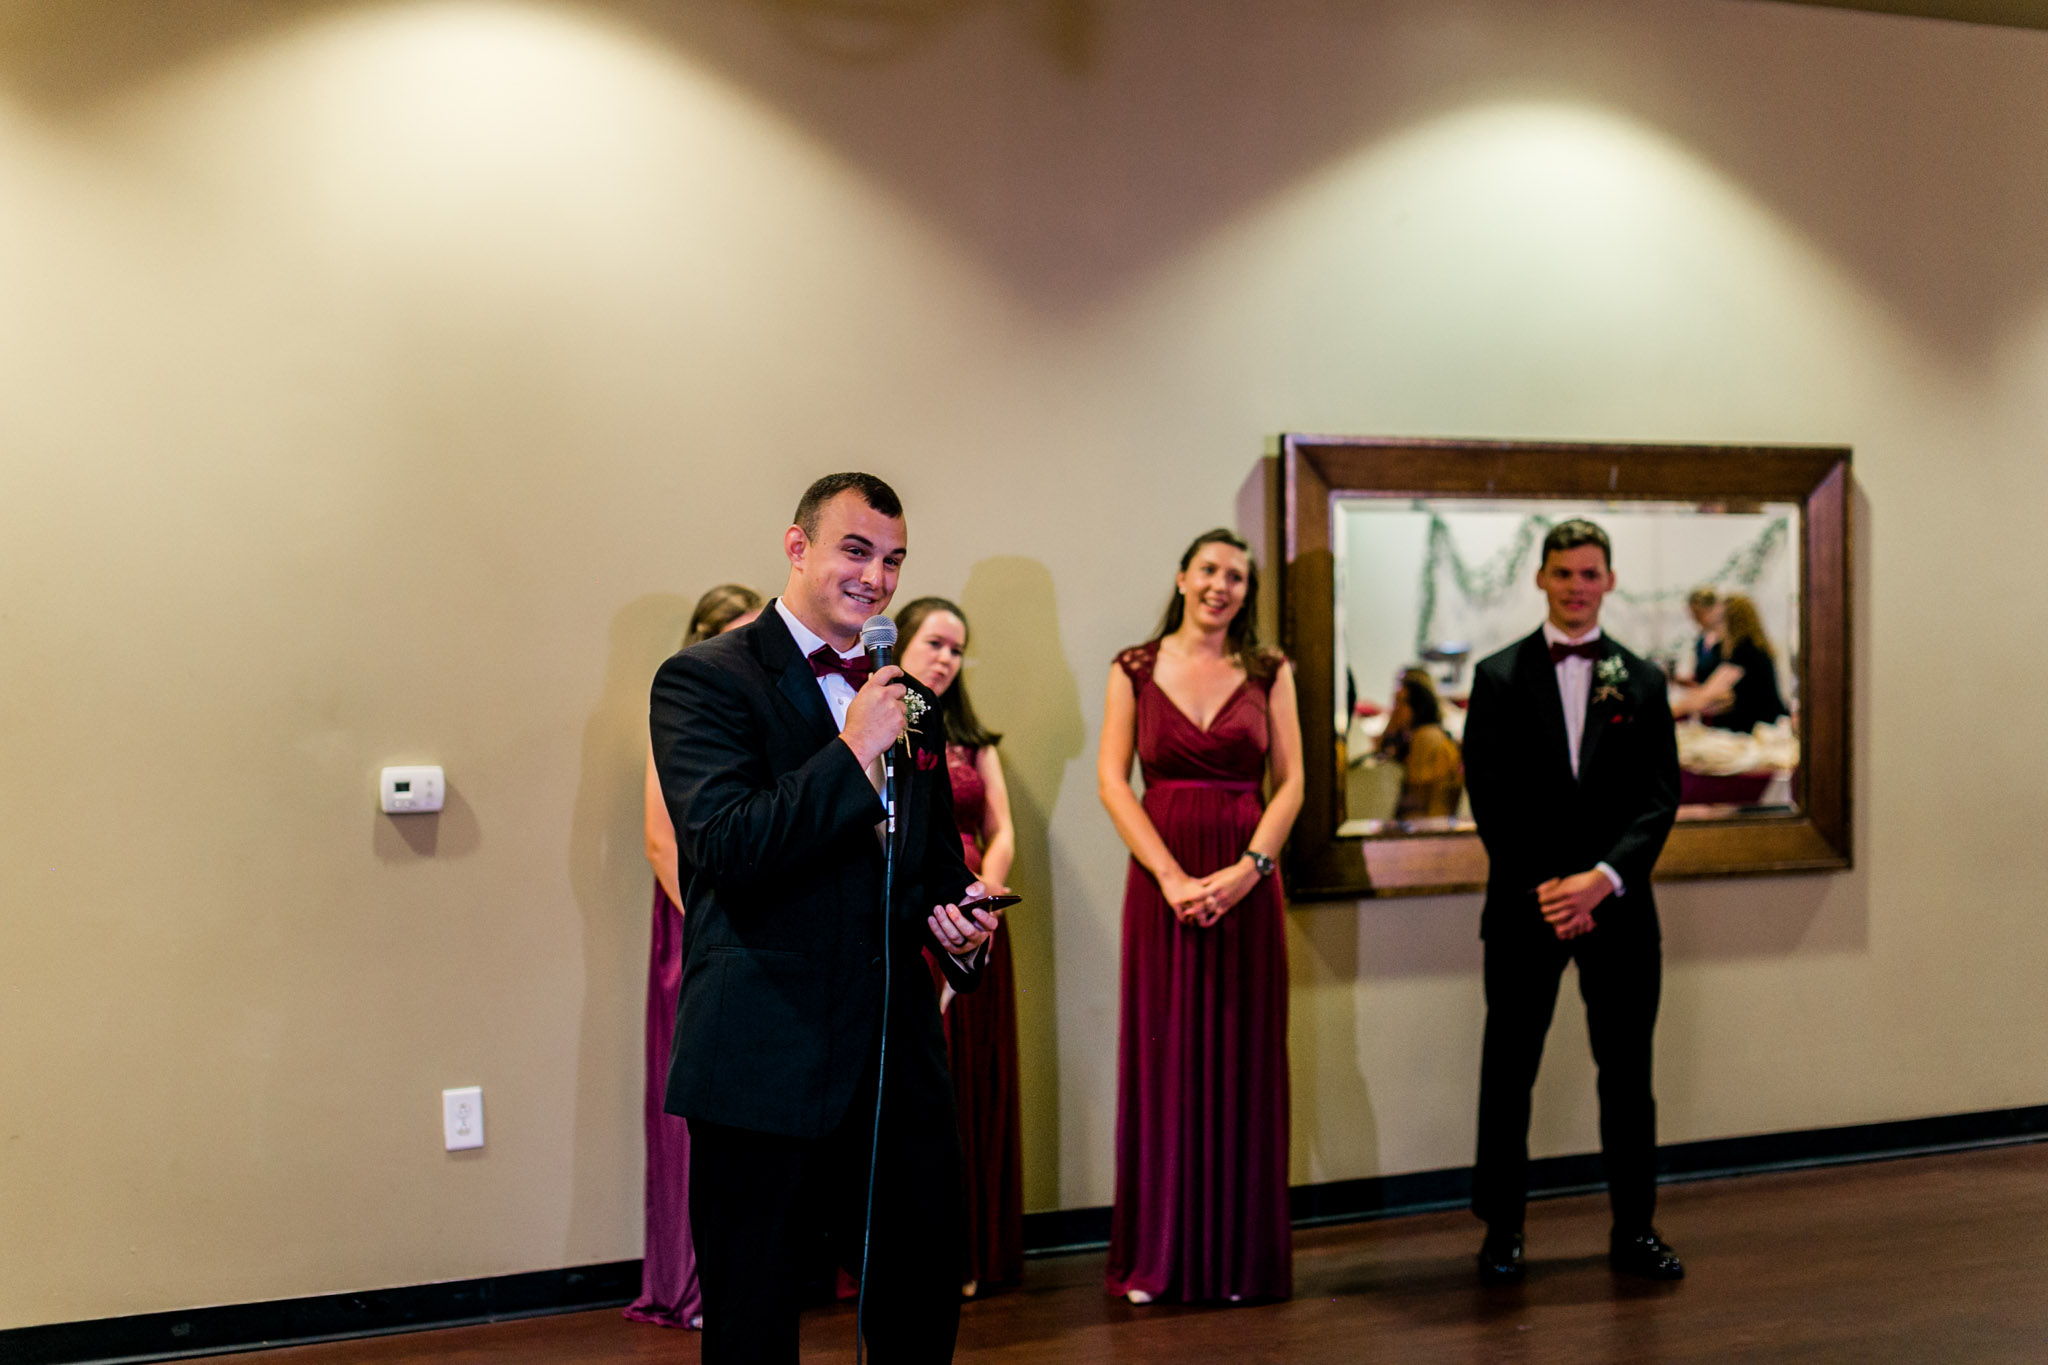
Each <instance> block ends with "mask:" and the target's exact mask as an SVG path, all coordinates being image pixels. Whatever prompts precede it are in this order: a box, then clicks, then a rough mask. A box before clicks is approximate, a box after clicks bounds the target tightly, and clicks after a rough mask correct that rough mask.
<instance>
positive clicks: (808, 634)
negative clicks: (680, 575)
mask: <svg viewBox="0 0 2048 1365" xmlns="http://www.w3.org/2000/svg"><path fill="white" fill-rule="evenodd" d="M775 610H776V611H777V613H779V614H780V615H781V617H782V624H783V625H785V626H788V627H789V633H790V636H791V638H793V639H794V640H795V641H796V647H797V651H798V652H799V653H801V654H802V655H803V656H804V657H805V658H806V659H808V658H810V657H811V656H812V655H813V654H816V653H817V652H818V651H819V650H821V649H823V648H824V647H825V637H824V636H822V635H820V634H818V633H817V632H816V631H814V630H812V629H811V628H810V627H809V626H807V625H805V624H804V623H803V622H801V621H799V620H797V619H796V613H795V612H793V611H791V610H790V609H789V608H788V607H786V606H784V605H783V604H782V599H781V598H779V597H778V598H776V599H775ZM832 652H833V653H835V654H839V651H838V650H834V651H832ZM839 657H840V658H842V659H848V660H852V659H859V658H864V657H865V656H864V655H863V654H862V653H861V651H860V648H859V647H858V646H855V647H854V648H853V649H850V650H848V651H847V652H846V653H844V654H839ZM818 690H819V691H820V692H823V693H824V694H825V705H826V706H827V707H829V708H830V709H831V712H832V723H833V724H834V725H836V726H838V727H839V728H840V729H842V730H844V729H845V728H846V708H847V707H849V706H851V705H853V693H854V686H853V683H852V682H851V681H850V680H849V679H848V678H847V677H846V676H845V675H844V674H841V673H827V674H826V675H825V676H824V677H822V678H820V679H818ZM1576 761H1577V760H1574V762H1575V763H1576Z"/></svg>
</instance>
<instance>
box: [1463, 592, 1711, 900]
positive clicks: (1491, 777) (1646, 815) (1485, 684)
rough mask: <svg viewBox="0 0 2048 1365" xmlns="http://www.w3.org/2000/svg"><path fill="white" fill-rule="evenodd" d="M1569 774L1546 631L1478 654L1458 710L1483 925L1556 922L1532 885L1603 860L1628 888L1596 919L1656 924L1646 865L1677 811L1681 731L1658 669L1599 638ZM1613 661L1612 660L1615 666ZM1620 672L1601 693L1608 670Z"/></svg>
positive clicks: (1650, 864)
mask: <svg viewBox="0 0 2048 1365" xmlns="http://www.w3.org/2000/svg"><path fill="white" fill-rule="evenodd" d="M1601 646H1602V649H1601V655H1600V657H1599V658H1598V659H1596V660H1594V661H1593V682H1592V686H1591V688H1590V689H1589V695H1588V700H1587V705H1586V728H1585V731H1584V734H1583V735H1582V736H1581V738H1580V741H1579V775H1578V776H1577V777H1576V778H1574V777H1573V776H1572V768H1571V750H1570V748H1569V746H1568V742H1567V740H1566V737H1565V728H1564V705H1563V703H1562V701H1561V700H1560V698H1559V696H1558V689H1557V671H1556V669H1555V667H1554V666H1553V665H1552V664H1551V662H1550V646H1549V644H1548V643H1547V642H1546V641H1545V640H1544V638H1543V632H1542V631H1541V630H1538V631H1536V632H1535V633H1534V634H1533V635H1530V636H1529V637H1528V638H1526V639H1524V640H1521V641H1518V642H1517V643H1515V644H1512V645H1510V646H1508V647H1507V648H1506V649H1504V650H1502V651H1500V652H1499V653H1498V654H1494V655H1491V656H1489V657H1488V658H1486V659H1484V660H1482V661H1481V662H1480V664H1479V666H1478V668H1477V669H1476V670H1475V671H1474V673H1473V675H1472V698H1471V702H1470V709H1469V710H1468V712H1467V714H1466V717H1465V740H1464V749H1465V789H1466V791H1468V792H1469V793H1471V797H1472V818H1473V819H1474V820H1475V821H1477V822H1478V825H1479V838H1480V841H1481V842H1482V843H1484V844H1485V845H1486V856H1487V859H1488V865H1487V875H1486V909H1485V911H1484V912H1483V914H1482V915H1481V918H1480V922H1479V923H1480V933H1481V934H1482V935H1484V936H1487V937H1492V936H1494V935H1497V934H1505V933H1510V932H1539V931H1540V932H1541V933H1543V934H1546V935H1548V934H1549V933H1550V932H1551V930H1550V927H1549V925H1547V924H1545V923H1544V921H1543V917H1542V915H1541V913H1540V912H1539V911H1538V910H1537V908H1536V897H1535V894H1534V888H1535V887H1536V886H1537V885H1538V884H1539V883H1541V882H1545V881H1548V880H1549V879H1550V878H1552V877H1563V876H1570V875H1571V874H1573V873H1577V872H1586V871H1590V870H1591V869H1592V868H1593V866H1594V865H1595V864H1597V863H1602V862H1604V863H1606V864H1607V865H1608V866H1609V867H1612V868H1613V869H1614V870H1615V871H1616V872H1617V873H1619V874H1620V875H1621V880H1622V885H1623V887H1624V888H1625V890H1626V894H1625V895H1623V896H1621V897H1619V898H1610V899H1608V900H1606V901H1604V902H1602V903H1601V905H1600V907H1599V909H1597V910H1596V911H1594V915H1593V918H1594V921H1595V923H1596V925H1597V926H1598V927H1600V928H1603V929H1614V930H1617V931H1623V930H1635V931H1647V932H1648V933H1650V934H1653V935H1654V934H1655V933H1656V932H1657V905H1656V900H1655V898H1654V897H1653V896H1652V895H1651V892H1650V872H1651V870H1652V869H1653V868H1654V867H1656V865H1657V855H1658V854H1660V853H1662V852H1663V851H1664V839H1665V836H1666V835H1668V834H1670V833H1671V822H1672V821H1673V820H1674V819H1675V818H1676V817H1677V814H1678V739H1677V734H1676V731H1675V729H1674V728H1673V725H1672V721H1671V704H1670V700H1669V698H1668V697H1667V696H1666V693H1665V681H1664V675H1663V673H1661V672H1660V671H1659V670H1658V669H1656V668H1655V667H1654V666H1652V665H1650V664H1648V663H1645V662H1644V661H1643V660H1641V659H1639V658H1637V657H1636V656H1635V655H1633V654H1631V653H1629V652H1628V651H1627V650H1626V649H1623V648H1622V647H1621V646H1620V645H1618V644H1616V643H1614V641H1612V640H1610V639H1608V638H1607V637H1606V636H1605V635H1603V636H1602V637H1601ZM1613 660H1618V661H1619V663H1618V664H1617V663H1614V662H1610V661H1613ZM1617 668H1619V669H1625V670H1626V677H1625V678H1619V679H1617V680H1616V681H1614V682H1613V683H1611V684H1610V685H1608V686H1609V687H1610V688H1611V690H1609V691H1606V692H1605V693H1603V679H1602V674H1603V672H1604V673H1606V674H1608V675H1610V676H1611V675H1614V674H1615V672H1616V670H1617Z"/></svg>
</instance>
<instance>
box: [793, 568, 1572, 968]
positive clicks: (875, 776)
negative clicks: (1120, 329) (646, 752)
mask: <svg viewBox="0 0 2048 1365" xmlns="http://www.w3.org/2000/svg"><path fill="white" fill-rule="evenodd" d="M775 610H776V613H777V614H778V615H780V616H781V617H782V624H783V625H785V626H788V627H789V634H790V638H791V639H793V640H795V641H796V647H797V648H798V649H799V650H801V651H803V655H804V657H805V658H809V657H810V656H811V655H813V654H815V653H817V652H818V650H819V649H821V648H823V647H824V646H825V644H826V643H827V642H826V640H825V637H824V636H822V635H820V634H818V633H817V632H816V631H814V630H812V629H811V628H810V627H809V626H807V625H805V624H804V623H803V622H801V621H799V620H797V619H796V613H795V612H793V611H791V610H790V609H789V608H788V607H786V606H784V605H783V604H782V599H781V598H779V597H778V598H776V599H775ZM833 652H834V653H838V651H837V650H835V651H833ZM839 657H840V658H842V659H858V658H863V657H865V656H864V655H863V654H862V652H861V650H860V649H859V648H858V647H855V648H853V649H850V650H848V651H846V652H845V653H844V654H840V655H839ZM818 690H819V691H820V692H823V693H824V694H825V705H826V706H827V707H829V708H830V709H831V711H832V723H833V724H834V725H837V726H838V727H839V728H840V729H842V730H844V729H845V728H846V709H847V708H848V707H849V706H852V705H853V694H854V691H855V689H854V686H853V683H852V681H851V680H850V679H848V678H847V677H846V676H845V675H844V674H840V673H827V674H826V675H825V676H824V677H822V678H819V679H818ZM868 782H869V783H870V784H871V785H872V786H873V787H874V789H875V794H876V795H877V796H879V795H881V791H882V760H881V759H879V758H878V759H876V760H875V761H874V762H873V763H871V764H869V765H868ZM888 825H889V822H888V820H887V818H886V817H885V818H884V819H883V820H882V821H881V822H880V823H879V824H877V825H876V826H875V835H876V837H878V838H887V837H888ZM1609 875H1610V876H1611V875H1612V874H1611V873H1610V874H1609ZM986 946H988V945H987V944H986V943H983V944H982V945H981V946H980V947H977V948H975V949H973V950H972V951H970V952H967V953H954V954H953V956H954V957H955V958H956V959H958V960H959V961H960V962H961V963H962V964H964V965H966V966H968V967H970V968H971V967H972V966H973V965H974V964H975V963H976V961H978V960H979V958H980V955H981V949H982V948H983V947H986Z"/></svg>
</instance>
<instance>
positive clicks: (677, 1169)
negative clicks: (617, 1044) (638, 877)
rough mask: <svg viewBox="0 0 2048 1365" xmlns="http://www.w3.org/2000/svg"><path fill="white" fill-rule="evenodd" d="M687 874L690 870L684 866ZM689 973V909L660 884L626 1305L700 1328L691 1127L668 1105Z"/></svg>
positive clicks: (632, 1314) (662, 1322) (642, 1315)
mask: <svg viewBox="0 0 2048 1365" xmlns="http://www.w3.org/2000/svg"><path fill="white" fill-rule="evenodd" d="M684 873H685V875H688V869H687V868H686V869H684ZM682 980H683V912H682V911H681V910H679V909H677V908H676V904H675V902H674V901H672V900H670V899H669V898H668V892H667V891H665V890H663V889H662V885H661V882H660V881H659V880H656V882H655V883H654V934H653V938H652V941H651V943H650V951H649V954H648V963H647V1061H646V1066H647V1077H646V1094H645V1099H644V1102H643V1106H644V1114H643V1122H644V1126H645V1128H646V1133H647V1204H646V1213H645V1218H646V1241H645V1247H646V1250H645V1252H644V1257H645V1259H643V1260H642V1261H641V1263H640V1297H639V1298H637V1299H635V1300H633V1302H632V1304H631V1305H630V1306H629V1307H628V1308H627V1309H626V1316H627V1317H629V1318H631V1319H633V1320H634V1321H635V1322H651V1323H654V1324H656V1325H657V1326H660V1327H695V1326H696V1325H697V1322H698V1319H699V1318H700V1317H701V1316H702V1315H703V1312H704V1295H703V1292H702V1291H701V1290H700V1289H699V1288H698V1286H697V1248H696V1245H695V1243H693V1242H692V1241H691V1240H690V1199H689V1191H690V1126H689V1125H688V1124H687V1123H685V1122H684V1121H683V1120H681V1119H679V1118H677V1117H676V1116H675V1115H674V1114H671V1113H669V1112H668V1111H667V1110H666V1109H664V1108H663V1105H662V1102H663V1101H664V1100H665V1099H666V1098H667V1096H668V1055H669V1043H670V1041H671V1040H672V1039H673V1038H674V1037H675V1031H676V994H677V992H678V991H679V990H680V989H681V987H682Z"/></svg>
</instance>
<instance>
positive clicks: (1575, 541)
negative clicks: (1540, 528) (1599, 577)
mask: <svg viewBox="0 0 2048 1365" xmlns="http://www.w3.org/2000/svg"><path fill="white" fill-rule="evenodd" d="M1582 545H1598V546H1599V547H1600V557H1601V558H1602V559H1604V560H1606V561H1607V568H1608V570H1609V571H1610V572H1611V571H1612V570H1613V568H1614V543H1613V542H1612V541H1610V540H1608V539H1607V533H1606V532H1605V531H1603V530H1601V529H1600V528H1599V527H1598V526H1595V525H1594V524H1593V523H1592V522H1590V521H1587V520H1586V519H1584V518H1583V517H1573V518H1572V519H1571V520H1570V521H1560V522H1559V523H1558V524H1557V525H1555V526H1553V527H1551V528H1550V533H1549V534H1548V535H1546V536H1544V537H1543V559H1542V561H1541V563H1542V564H1548V563H1549V562H1550V557H1551V556H1552V555H1554V554H1558V553H1560V552H1562V551H1565V550H1576V549H1578V548H1579V547H1580V546H1582ZM1538 567H1541V565H1540V564H1539V566H1538Z"/></svg>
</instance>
